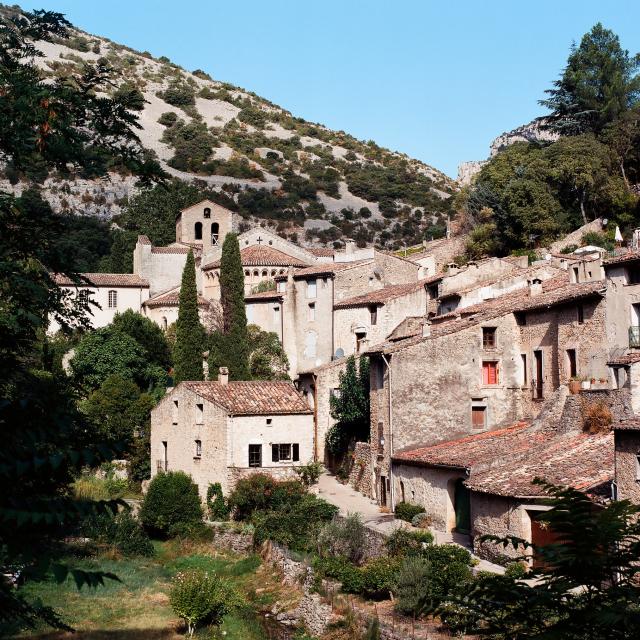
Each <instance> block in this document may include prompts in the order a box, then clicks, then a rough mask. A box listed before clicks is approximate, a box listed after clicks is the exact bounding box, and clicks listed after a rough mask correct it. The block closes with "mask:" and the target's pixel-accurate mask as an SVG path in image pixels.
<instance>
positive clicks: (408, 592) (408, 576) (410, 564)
mask: <svg viewBox="0 0 640 640" xmlns="http://www.w3.org/2000/svg"><path fill="white" fill-rule="evenodd" d="M430 578H431V565H430V564H429V562H428V561H427V560H425V559H424V558H406V559H405V560H404V562H403V563H402V565H401V566H400V571H398V575H397V576H396V580H395V584H394V589H395V591H394V595H395V597H396V609H397V610H398V611H400V613H404V614H405V615H411V616H417V615H419V614H420V613H421V611H422V608H423V607H424V604H425V600H426V599H427V598H428V597H429V591H430V582H429V580H430Z"/></svg>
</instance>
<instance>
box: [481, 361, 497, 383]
mask: <svg viewBox="0 0 640 640" xmlns="http://www.w3.org/2000/svg"><path fill="white" fill-rule="evenodd" d="M482 384H485V385H490V384H498V363H497V362H483V363H482Z"/></svg>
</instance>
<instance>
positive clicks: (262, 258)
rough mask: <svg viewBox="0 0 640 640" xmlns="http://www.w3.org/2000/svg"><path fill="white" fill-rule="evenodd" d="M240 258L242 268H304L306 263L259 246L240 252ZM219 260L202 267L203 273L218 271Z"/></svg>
mask: <svg viewBox="0 0 640 640" xmlns="http://www.w3.org/2000/svg"><path fill="white" fill-rule="evenodd" d="M240 258H241V259H242V266H243V267H262V266H265V267H306V266H307V263H306V262H303V261H302V260H300V259H298V258H294V257H293V256H290V255H287V254H286V253H284V252H283V251H279V250H278V249H274V248H273V247H263V246H261V245H259V246H256V245H251V246H249V247H245V248H244V249H241V250H240ZM220 263H221V260H220V258H219V259H218V260H214V261H213V262H210V263H209V264H206V265H205V266H204V267H202V269H203V271H206V270H208V269H219V268H220Z"/></svg>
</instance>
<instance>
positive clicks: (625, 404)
mask: <svg viewBox="0 0 640 640" xmlns="http://www.w3.org/2000/svg"><path fill="white" fill-rule="evenodd" d="M600 402H601V403H603V404H605V405H606V406H607V407H609V410H610V411H611V414H612V416H613V422H617V421H618V420H622V419H623V418H630V417H631V416H632V415H633V412H632V411H631V394H630V392H629V389H628V388H624V389H597V390H584V391H581V392H580V393H577V394H576V395H570V396H567V399H566V401H565V404H564V411H563V412H562V417H561V418H560V425H559V426H560V428H561V429H563V430H578V431H580V430H582V426H583V414H584V409H585V408H586V407H588V406H589V405H592V404H595V403H600Z"/></svg>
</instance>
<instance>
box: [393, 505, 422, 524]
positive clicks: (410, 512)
mask: <svg viewBox="0 0 640 640" xmlns="http://www.w3.org/2000/svg"><path fill="white" fill-rule="evenodd" d="M419 513H424V507H421V506H420V505H417V504H411V503H410V502H398V504H397V505H396V511H395V514H396V518H399V519H400V520H406V521H407V522H411V520H412V519H413V517H414V516H417V515H418V514H419Z"/></svg>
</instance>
